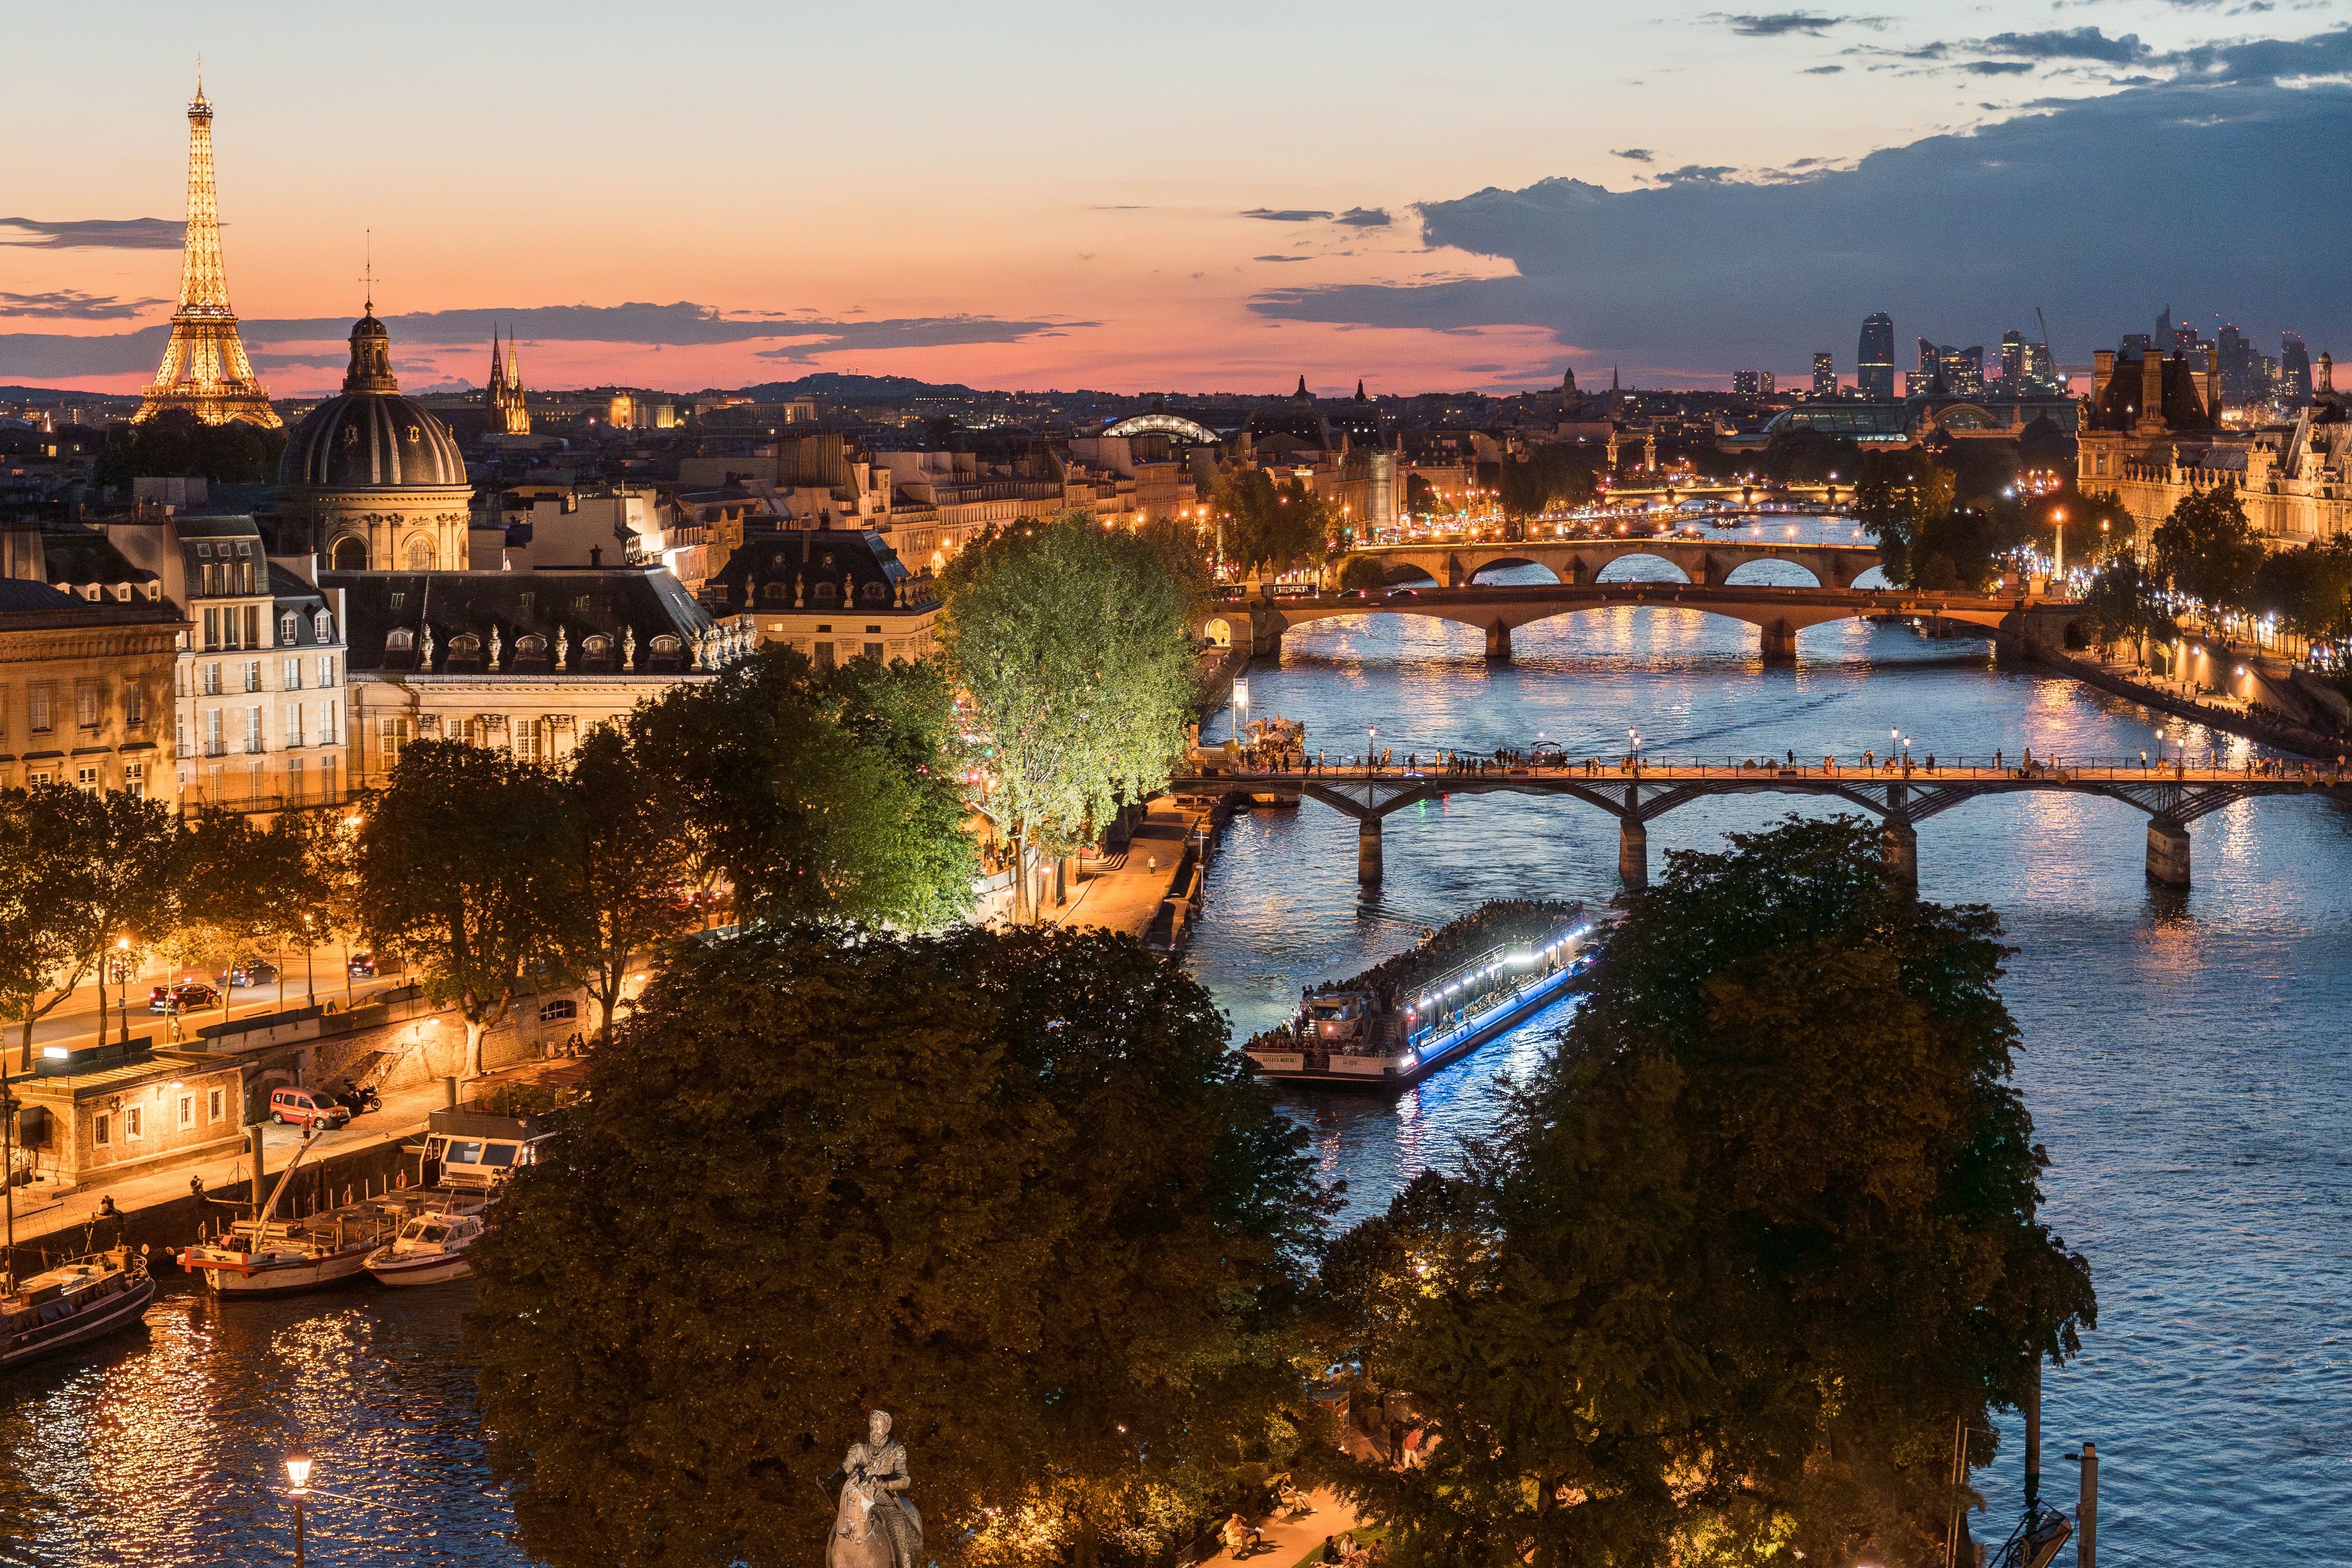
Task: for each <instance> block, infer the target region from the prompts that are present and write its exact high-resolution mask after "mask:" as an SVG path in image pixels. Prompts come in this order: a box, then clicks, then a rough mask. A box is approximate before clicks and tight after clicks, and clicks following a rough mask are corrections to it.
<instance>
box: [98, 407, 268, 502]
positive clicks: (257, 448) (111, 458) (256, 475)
mask: <svg viewBox="0 0 2352 1568" xmlns="http://www.w3.org/2000/svg"><path fill="white" fill-rule="evenodd" d="M285 449H286V432H285V431H283V430H265V429H263V428H262V427H261V426H258V425H248V424H247V423H246V422H245V421H243V420H241V419H240V420H232V421H231V422H230V423H228V424H226V425H206V424H205V423H204V422H202V421H201V420H199V419H198V418H197V417H196V416H194V415H193V414H190V413H188V412H187V411H186V410H185V409H180V408H167V409H165V410H163V413H161V414H158V415H157V416H155V417H154V418H152V419H147V420H142V421H141V422H140V423H138V424H136V425H127V426H125V425H118V426H114V427H113V428H111V429H110V430H109V431H108V432H107V437H106V445H105V446H104V447H101V448H100V451H99V454H98V459H97V469H96V473H97V479H98V482H99V483H100V484H101V485H121V484H128V483H129V482H130V481H131V479H135V478H138V477H139V476H141V475H142V474H152V475H171V474H186V475H203V476H205V478H207V479H212V480H213V481H215V483H218V484H240V483H250V482H252V481H254V480H257V479H274V478H276V477H277V474H278V454H279V453H281V452H283V451H284V450H285Z"/></svg>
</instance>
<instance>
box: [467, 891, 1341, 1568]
mask: <svg viewBox="0 0 2352 1568" xmlns="http://www.w3.org/2000/svg"><path fill="white" fill-rule="evenodd" d="M1224 1033H1225V1031H1224V1020H1223V1017H1222V1016H1220V1015H1219V1014H1218V1012H1217V1009H1216V1007H1215V1005H1214V1004H1213V1002H1212V1001H1211V999H1210V997H1209V995H1208V994H1207V993H1206V992H1205V991H1203V990H1202V987H1201V986H1200V985H1199V984H1197V983H1196V982H1194V981H1193V980H1192V978H1191V977H1189V976H1187V975H1186V974H1184V973H1182V972H1181V970H1179V969H1177V968H1176V967H1175V966H1174V965H1172V964H1170V963H1166V962H1164V961H1162V960H1160V959H1159V958H1157V957H1155V956H1154V955H1152V954H1151V953H1150V952H1148V951H1147V950H1146V949H1145V948H1144V947H1143V945H1142V944H1141V943H1140V942H1137V941H1135V940H1134V939H1133V938H1131V937H1127V936H1122V935H1116V934H1113V933H1111V932H1108V931H1099V930H1095V931H1062V930H1052V929H1033V930H1024V931H1009V932H1006V931H982V930H979V929H975V928H972V927H969V926H967V927H960V928H956V929H954V930H951V931H946V932H942V933H939V934H934V935H909V936H887V935H882V934H879V933H875V932H872V931H846V932H845V931H842V930H841V929H840V928H838V927H824V928H819V927H813V926H806V925H803V926H795V927H791V928H781V929H780V928H768V929H765V930H761V931H752V932H750V933H747V934H745V935H743V936H740V937H737V938H734V939H732V940H730V941H727V942H718V943H714V944H711V945H709V946H707V947H706V946H701V945H697V946H695V947H692V948H690V949H688V950H685V951H683V952H679V953H678V954H677V956H676V957H675V958H674V959H673V960H672V962H671V963H670V964H669V965H668V966H667V968H666V969H665V970H664V971H663V972H662V973H660V974H659V975H658V976H657V977H656V980H655V982H654V983H653V984H652V985H651V986H649V987H648V988H647V990H646V992H645V994H643V995H641V996H640V997H639V999H638V1003H637V1005H636V1007H635V1009H634V1011H633V1012H632V1014H631V1016H630V1018H629V1019H628V1021H627V1022H626V1023H625V1024H624V1025H623V1026H622V1028H621V1029H620V1031H619V1032H618V1034H617V1035H616V1036H615V1037H614V1043H613V1045H612V1046H611V1047H609V1048H607V1049H605V1050H603V1051H600V1052H599V1053H597V1055H596V1057H595V1058H594V1059H593V1062H592V1063H591V1064H590V1067H589V1076H588V1089H589V1091H590V1092H589V1096H588V1098H587V1100H586V1101H585V1102H584V1103H583V1104H582V1105H580V1106H578V1107H575V1108H574V1109H573V1110H572V1111H571V1112H569V1113H568V1114H569V1118H570V1120H569V1121H567V1122H566V1124H565V1125H564V1127H563V1129H562V1131H561V1132H560V1133H559V1134H558V1136H557V1137H556V1139H555V1141H554V1142H552V1143H551V1144H550V1145H549V1146H548V1148H547V1151H546V1152H545V1153H544V1154H543V1155H542V1156H541V1161H540V1163H537V1164H535V1165H532V1166H530V1167H526V1168H525V1169H524V1170H522V1171H521V1172H520V1173H518V1176H517V1179H516V1181H515V1182H514V1184H513V1185H512V1186H511V1187H509V1189H508V1193H507V1195H506V1196H505V1197H503V1198H502V1199H501V1200H500V1206H499V1225H498V1226H496V1227H495V1229H494V1231H493V1233H492V1234H491V1235H490V1236H489V1237H486V1238H485V1239H484V1240H483V1242H482V1243H481V1244H480V1246H479V1247H478V1250H477V1251H476V1253H475V1255H474V1256H475V1258H476V1267H477V1269H478V1273H479V1275H480V1278H481V1295H480V1300H479V1308H478V1311H477V1312H476V1313H475V1315H474V1316H473V1317H472V1318H471V1319H470V1320H469V1322H468V1342H469V1349H470V1351H471V1352H472V1353H474V1354H475V1355H477V1356H478V1358H479V1362H480V1366H481V1373H480V1377H481V1389H482V1396H483V1401H484V1406H485V1414H486V1416H487V1423H488V1427H489V1429H490V1430H491V1431H492V1432H493V1433H494V1434H495V1436H494V1438H493V1443H494V1450H493V1451H494V1461H495V1463H496V1464H497V1466H498V1468H499V1471H500V1473H501V1474H502V1475H505V1476H509V1477H511V1478H514V1479H516V1481H517V1482H518V1489H517V1491H516V1520H517V1522H518V1524H519V1526H520V1530H521V1532H522V1540H523V1543H524V1545H525V1547H526V1549H527V1550H528V1551H530V1552H531V1553H532V1554H533V1555H534V1556H537V1557H541V1558H543V1559H545V1560H547V1561H549V1562H551V1563H556V1564H558V1565H559V1568H579V1565H587V1564H604V1563H650V1562H659V1563H669V1564H679V1565H685V1564H699V1563H713V1564H718V1563H738V1562H740V1563H752V1564H769V1563H786V1562H798V1563H809V1562H814V1561H815V1560H816V1558H817V1557H818V1555H819V1552H818V1551H817V1544H818V1542H820V1541H821V1539H822V1535H823V1531H824V1529H825V1528H826V1524H827V1521H829V1519H830V1517H831V1516H830V1511H829V1510H828V1509H827V1508H826V1507H825V1506H824V1504H823V1502H822V1500H820V1498H819V1497H818V1494H817V1492H816V1490H815V1487H816V1483H818V1482H819V1481H820V1479H822V1478H824V1476H825V1475H826V1474H827V1473H828V1472H830V1471H831V1470H832V1469H833V1468H834V1467H835V1463H836V1462H837V1461H838V1460H839V1458H840V1456H841V1452H842V1449H843V1448H844V1447H845V1445H846V1442H847V1439H848V1437H849V1436H851V1435H853V1434H854V1433H856V1432H859V1431H862V1430H863V1427H864V1424H865V1423H864V1412H865V1411H866V1410H867V1409H869V1408H872V1407H877V1406H878V1407H881V1408H884V1409H887V1410H889V1411H891V1412H892V1413H893V1415H895V1416H896V1418H897V1427H896V1430H897V1433H898V1436H901V1437H902V1438H903V1439H904V1440H905V1441H906V1442H907V1444H908V1448H909V1450H910V1457H911V1459H912V1465H913V1469H914V1474H915V1476H916V1477H917V1481H918V1489H917V1492H916V1494H915V1495H916V1497H917V1498H918V1500H919V1502H920V1504H921V1506H922V1509H923V1510H924V1516H925V1521H926V1528H925V1544H926V1548H927V1551H928V1552H929V1553H931V1554H934V1555H936V1557H937V1558H938V1560H939V1561H940V1562H941V1563H950V1564H958V1565H969V1564H974V1563H1006V1562H1009V1561H1011V1560H1012V1554H1011V1552H1010V1551H1009V1550H1008V1549H1007V1548H1006V1543H1007V1542H1008V1541H1011V1540H1016V1539H1017V1540H1018V1541H1020V1542H1025V1543H1028V1544H1029V1545H1031V1546H1033V1547H1035V1548H1037V1549H1036V1550H1034V1551H1033V1552H1031V1554H1030V1555H1027V1556H1025V1557H1021V1558H1020V1559H1019V1561H1021V1562H1023V1563H1072V1564H1087V1563H1095V1562H1097V1561H1100V1560H1102V1558H1104V1557H1105V1556H1107V1555H1109V1554H1110V1553H1111V1549H1112V1545H1113V1543H1114V1542H1115V1541H1116V1540H1118V1539H1120V1538H1126V1539H1133V1537H1134V1536H1135V1535H1137V1534H1142V1535H1149V1534H1150V1527H1151V1523H1152V1517H1153V1510H1154V1507H1155V1505H1154V1502H1153V1500H1154V1499H1155V1498H1158V1499H1160V1500H1163V1501H1164V1500H1165V1499H1166V1498H1167V1497H1169V1496H1170V1495H1171V1494H1190V1495H1201V1494H1202V1493H1205V1492H1206V1491H1207V1490H1210V1489H1213V1486H1214V1483H1215V1479H1216V1477H1217V1476H1218V1475H1219V1473H1220V1470H1221V1467H1222V1466H1223V1465H1225V1464H1229V1463H1231V1462H1232V1460H1233V1458H1234V1457H1235V1456H1236V1455H1239V1454H1244V1453H1246V1452H1248V1451H1249V1449H1250V1447H1252V1445H1254V1444H1257V1443H1260V1442H1262V1441H1263V1434H1264V1433H1265V1430H1266V1429H1267V1428H1268V1426H1269V1425H1272V1426H1276V1427H1280V1426H1283V1425H1284V1424H1285V1423H1286V1416H1285V1414H1284V1413H1285V1411H1286V1409H1287V1408H1288V1407H1289V1406H1290V1405H1293V1404H1295V1403H1296V1396H1297V1391H1298V1384H1297V1377H1296V1374H1295V1373H1294V1372H1293V1371H1292V1369H1291V1368H1290V1367H1289V1365H1288V1364H1287V1363H1286V1360H1285V1357H1284V1354H1283V1346H1284V1344H1285V1342H1286V1326H1287V1324H1288V1323H1289V1321H1290V1320H1291V1314H1292V1312H1293V1310H1294V1309H1295V1304H1296V1301H1297V1297H1298V1294H1299V1292H1300V1291H1301V1289H1303V1286H1304V1283H1305V1280H1306V1278H1307V1273H1308V1270H1309V1267H1310V1261H1311V1258H1312V1255H1313V1252H1314V1249H1315V1247H1316V1246H1317V1244H1318V1241H1319V1239H1320V1227H1321V1223H1322V1220H1323V1217H1324V1215H1326V1214H1327V1213H1328V1208H1329V1200H1328V1198H1327V1197H1326V1196H1325V1194H1323V1193H1322V1192H1321V1191H1320V1190H1319V1189H1318V1186H1317V1184H1316V1183H1315V1180H1314V1177H1313V1174H1312V1172H1311V1167H1310V1163H1309V1160H1308V1157H1307V1151H1306V1148H1305V1144H1304V1139H1303V1136H1302V1135H1301V1133H1300V1132H1299V1131H1297V1130H1296V1129H1295V1128H1294V1127H1293V1126H1292V1125H1291V1124H1290V1123H1289V1122H1288V1121H1286V1120H1285V1119H1284V1118H1282V1117H1281V1116H1279V1115H1278V1114H1277V1113H1276V1111H1275V1110H1274V1109H1273V1108H1272V1105H1271V1103H1270V1101H1269V1100H1267V1098H1266V1097H1265V1095H1264V1094H1263V1093H1261V1092H1260V1091H1259V1090H1257V1089H1255V1088H1254V1087H1253V1086H1252V1085H1251V1084H1250V1083H1249V1081H1248V1079H1247V1076H1246V1074H1245V1072H1244V1070H1243V1069H1242V1068H1240V1067H1239V1066H1237V1065H1236V1064H1235V1061H1234V1058H1233V1057H1232V1055H1231V1054H1230V1053H1228V1052H1227V1051H1226V1049H1225V1045H1224ZM649 1172H658V1173H660V1174H659V1179H658V1180H648V1179H647V1173H649ZM1159 1511H1160V1516H1161V1517H1162V1518H1163V1520H1164V1516H1165V1511H1166V1510H1164V1509H1162V1510H1159ZM1161 1528H1162V1530H1163V1531H1164V1530H1165V1525H1164V1524H1163V1525H1162V1527H1161ZM1163 1539H1164V1536H1163ZM1148 1544H1158V1542H1156V1541H1155V1542H1148Z"/></svg>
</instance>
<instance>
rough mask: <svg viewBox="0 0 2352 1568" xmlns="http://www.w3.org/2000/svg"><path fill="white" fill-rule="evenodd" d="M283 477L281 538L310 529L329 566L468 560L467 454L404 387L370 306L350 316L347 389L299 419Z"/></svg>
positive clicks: (428, 568) (462, 564) (435, 567)
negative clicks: (404, 392)
mask: <svg viewBox="0 0 2352 1568" xmlns="http://www.w3.org/2000/svg"><path fill="white" fill-rule="evenodd" d="M278 487H279V488H278V490H277V491H276V493H275V494H274V495H273V496H272V498H271V503H272V510H273V511H274V513H275V516H276V521H277V527H278V535H279V538H280V539H281V540H282V541H292V540H296V539H299V538H301V537H303V536H305V535H307V540H308V543H309V546H310V549H312V550H314V551H316V552H318V554H319V556H320V559H321V561H322V562H323V563H325V564H326V565H327V566H328V567H329V568H330V569H331V570H333V571H338V572H366V571H377V572H436V571H458V572H462V571H464V570H465V569H466V564H467V562H466V523H467V513H468V510H469V509H470V507H471V504H472V500H473V486H472V485H471V484H469V483H468V482H467V479H466V461H465V458H463V457H462V456H460V455H459V453H458V450H457V442H456V440H454V439H453V438H452V437H450V435H449V431H448V428H447V427H446V426H444V425H443V424H442V423H441V421H439V420H438V419H436V418H435V417H434V416H432V415H430V414H428V413H426V412H425V410H424V409H422V408H419V407H418V406H416V405H415V404H413V403H411V402H409V401H408V399H406V398H404V397H403V396H401V395H400V384H399V383H398V382H396V381H394V379H393V375H392V336H391V334H390V333H389V332H387V331H385V330H384V325H383V322H382V321H377V320H376V318H375V314H374V312H373V310H371V311H370V312H369V313H367V314H366V315H363V316H362V317H361V318H360V319H359V321H356V322H354V323H353V324H352V366H351V370H350V371H349V373H348V374H345V375H344V377H343V390H342V393H341V395H340V396H336V397H331V398H330V399H328V400H327V401H326V402H324V403H322V404H320V405H319V406H318V407H316V408H314V409H312V410H311V411H310V414H309V416H306V417H305V418H304V419H303V420H302V422H301V423H300V424H299V425H297V426H295V427H294V430H293V432H292V434H291V435H290V436H289V437H288V438H287V442H286V454H285V456H284V457H283V458H280V459H279V460H278ZM292 547H293V546H292V545H291V544H288V543H281V545H280V548H281V549H287V548H292Z"/></svg>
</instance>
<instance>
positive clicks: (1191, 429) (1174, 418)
mask: <svg viewBox="0 0 2352 1568" xmlns="http://www.w3.org/2000/svg"><path fill="white" fill-rule="evenodd" d="M1102 433H1103V434H1104V435H1106V436H1173V437H1176V438H1177V439H1178V440H1180V441H1192V442H1197V443H1199V444H1200V445H1202V446H1204V447H1213V446H1215V445H1216V444H1217V441H1218V439H1219V437H1218V436H1217V433H1216V432H1215V431H1214V430H1212V429H1210V428H1209V427H1208V426H1206V425H1202V424H1199V423H1197V422H1196V421H1193V420H1191V419H1187V418H1185V417H1183V416H1181V415H1177V414H1139V415H1136V416H1134V417H1133V418H1131V419H1122V420H1120V421H1118V423H1117V424H1115V425H1107V426H1104V427H1103V432H1102Z"/></svg>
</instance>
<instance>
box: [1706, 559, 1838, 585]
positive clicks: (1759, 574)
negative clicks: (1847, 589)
mask: <svg viewBox="0 0 2352 1568" xmlns="http://www.w3.org/2000/svg"><path fill="white" fill-rule="evenodd" d="M1763 567H1786V568H1788V569H1789V570H1790V571H1792V572H1801V573H1803V574H1804V576H1805V581H1804V582H1803V583H1801V584H1788V583H1776V582H1775V581H1773V578H1774V575H1775V574H1773V573H1772V572H1769V571H1759V570H1757V569H1758V568H1763ZM1742 574H1745V575H1742ZM1841 585H1842V584H1836V583H1824V582H1822V574H1820V573H1819V572H1817V571H1815V570H1813V568H1811V566H1808V565H1806V564H1805V563H1803V562H1801V561H1797V560H1793V559H1791V558H1790V557H1789V556H1786V555H1751V556H1749V557H1748V559H1746V560H1745V561H1742V562H1740V563H1738V565H1736V566H1734V567H1733V568H1732V569H1731V570H1730V571H1728V572H1726V573H1725V574H1723V586H1725V587H1727V588H1745V587H1767V588H1785V587H1792V586H1793V587H1812V588H1835V587H1839V586H1841Z"/></svg>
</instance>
